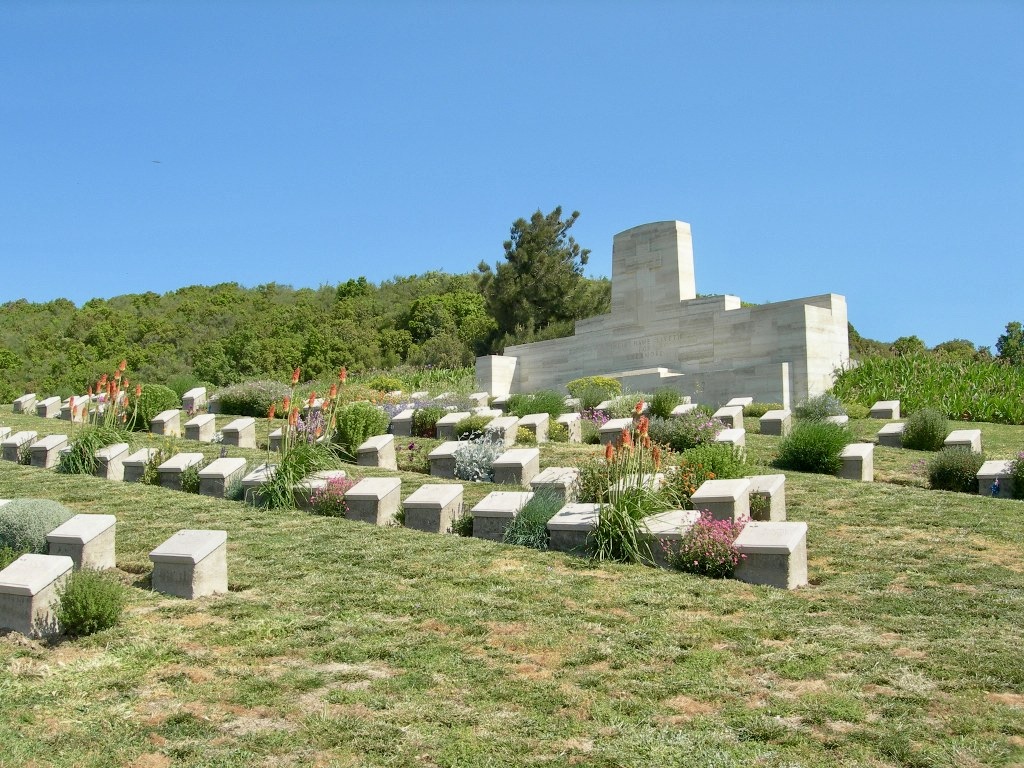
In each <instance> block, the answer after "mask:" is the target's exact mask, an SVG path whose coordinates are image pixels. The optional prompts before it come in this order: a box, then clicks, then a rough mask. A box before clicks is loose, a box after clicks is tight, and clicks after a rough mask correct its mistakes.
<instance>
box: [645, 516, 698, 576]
mask: <svg viewBox="0 0 1024 768" xmlns="http://www.w3.org/2000/svg"><path fill="white" fill-rule="evenodd" d="M699 519H700V512H698V511H697V510H695V509H671V510H668V511H666V512H659V513H658V514H656V515H649V516H647V517H645V518H644V519H643V520H641V521H640V530H641V532H642V533H643V534H644V537H645V538H646V539H647V544H648V546H649V547H650V548H651V557H652V558H653V560H654V564H655V565H657V566H658V567H659V568H671V567H672V565H671V562H670V559H669V550H672V549H675V548H677V547H678V542H679V539H681V538H682V536H683V534H684V533H686V532H687V531H689V530H690V529H691V528H692V527H693V525H694V523H696V522H697V520H699Z"/></svg>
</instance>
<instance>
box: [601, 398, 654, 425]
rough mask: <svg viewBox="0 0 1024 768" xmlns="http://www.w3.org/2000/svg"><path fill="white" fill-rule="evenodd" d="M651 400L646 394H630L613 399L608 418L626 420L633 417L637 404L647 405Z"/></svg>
mask: <svg viewBox="0 0 1024 768" xmlns="http://www.w3.org/2000/svg"><path fill="white" fill-rule="evenodd" d="M650 399H651V396H650V395H648V394H646V393H644V392H630V393H628V394H625V395H619V396H618V397H615V398H612V402H611V405H609V406H608V408H607V411H608V416H609V418H612V419H626V418H629V417H630V416H632V415H633V413H634V411H635V410H636V404H637V403H641V404H646V403H647V402H648V401H649V400H650Z"/></svg>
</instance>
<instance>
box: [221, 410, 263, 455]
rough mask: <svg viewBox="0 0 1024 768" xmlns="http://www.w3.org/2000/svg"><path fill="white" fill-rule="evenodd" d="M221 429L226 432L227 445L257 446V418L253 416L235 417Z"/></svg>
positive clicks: (239, 446) (238, 446) (225, 440)
mask: <svg viewBox="0 0 1024 768" xmlns="http://www.w3.org/2000/svg"><path fill="white" fill-rule="evenodd" d="M221 431H222V432H223V434H224V444H225V445H233V446H235V447H237V448H255V447H256V419H254V418H253V417H252V416H242V417H241V418H238V419H235V420H234V421H232V422H231V423H230V424H228V425H227V426H226V427H224V429H223V430H221Z"/></svg>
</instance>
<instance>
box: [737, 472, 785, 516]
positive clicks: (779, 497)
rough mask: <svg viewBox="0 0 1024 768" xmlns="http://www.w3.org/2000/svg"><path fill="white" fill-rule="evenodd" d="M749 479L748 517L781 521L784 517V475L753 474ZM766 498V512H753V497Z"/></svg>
mask: <svg viewBox="0 0 1024 768" xmlns="http://www.w3.org/2000/svg"><path fill="white" fill-rule="evenodd" d="M747 479H748V480H750V500H751V504H750V507H751V510H750V518H751V519H752V520H759V521H772V522H782V521H783V520H785V519H786V476H785V475H783V474H778V475H754V476H753V477H749V478H747ZM756 497H760V498H761V499H767V503H768V510H767V512H760V513H755V512H754V503H753V502H754V499H755V498H756Z"/></svg>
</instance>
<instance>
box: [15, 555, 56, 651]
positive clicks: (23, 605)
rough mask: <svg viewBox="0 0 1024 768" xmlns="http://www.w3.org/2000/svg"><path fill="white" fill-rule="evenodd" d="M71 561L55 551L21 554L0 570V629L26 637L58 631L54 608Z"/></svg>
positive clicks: (46, 635)
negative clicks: (39, 553) (41, 553)
mask: <svg viewBox="0 0 1024 768" xmlns="http://www.w3.org/2000/svg"><path fill="white" fill-rule="evenodd" d="M73 568H74V562H73V561H72V560H71V558H70V557H62V556H56V555H22V556H21V557H19V558H18V559H17V560H15V561H14V562H13V563H11V564H10V565H8V566H7V567H6V568H4V569H3V570H2V571H0V629H13V630H14V631H15V632H20V633H21V634H23V635H25V636H26V637H48V636H51V635H56V634H59V632H60V627H59V626H58V625H57V618H56V616H55V615H54V612H53V609H54V607H55V606H56V604H57V601H58V592H59V591H60V588H61V586H62V585H63V584H64V582H65V581H66V580H67V578H68V577H69V576H70V575H71V570H72V569H73Z"/></svg>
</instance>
